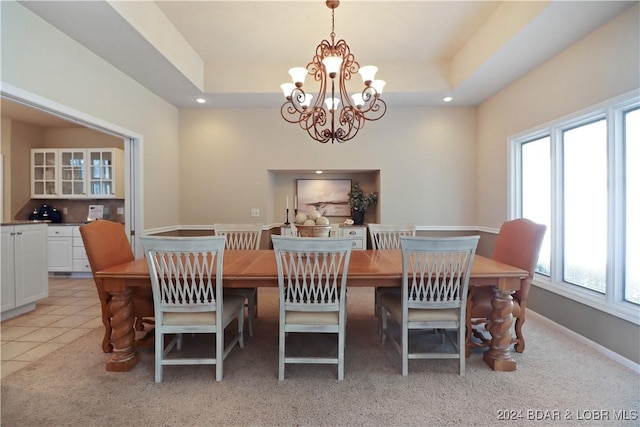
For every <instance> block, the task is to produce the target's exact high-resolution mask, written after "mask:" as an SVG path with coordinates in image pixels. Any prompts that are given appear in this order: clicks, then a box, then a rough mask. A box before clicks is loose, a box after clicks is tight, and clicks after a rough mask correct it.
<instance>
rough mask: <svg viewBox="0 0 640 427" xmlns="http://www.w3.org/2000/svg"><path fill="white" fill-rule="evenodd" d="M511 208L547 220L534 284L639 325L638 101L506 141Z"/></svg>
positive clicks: (630, 97) (618, 102) (631, 98)
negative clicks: (508, 156)
mask: <svg viewBox="0 0 640 427" xmlns="http://www.w3.org/2000/svg"><path fill="white" fill-rule="evenodd" d="M510 149H511V153H510V154H511V156H510V158H511V162H512V164H511V166H512V167H511V171H512V173H511V180H512V186H511V188H512V189H513V190H512V191H513V194H512V195H511V212H512V214H513V217H525V218H529V219H531V220H533V221H535V222H538V223H541V224H545V225H546V226H547V234H546V235H545V239H544V241H543V244H542V249H541V251H540V258H539V260H538V266H537V268H536V272H537V273H538V275H537V278H536V281H535V282H534V283H536V285H538V286H542V287H544V288H546V289H549V290H551V291H554V292H557V293H560V294H562V295H564V296H567V297H570V298H573V299H575V300H578V301H580V302H582V303H585V304H588V305H590V306H593V307H596V308H599V309H602V310H603V311H606V312H608V313H611V314H614V315H617V316H619V317H622V318H625V319H627V320H630V321H633V322H634V323H640V319H639V316H638V313H639V310H640V262H638V260H640V167H638V164H639V161H640V100H639V99H638V94H637V92H635V93H633V94H627V95H625V96H622V97H620V98H617V99H615V100H612V101H609V102H607V103H604V104H602V105H599V106H596V107H593V108H592V109H589V110H588V111H583V112H581V113H579V114H575V115H573V116H571V117H567V118H564V119H560V120H557V121H554V122H553V123H549V124H547V125H544V126H541V127H539V128H536V129H533V130H531V131H527V132H524V133H523V134H521V135H518V136H516V137H513V138H512V139H511V140H510Z"/></svg>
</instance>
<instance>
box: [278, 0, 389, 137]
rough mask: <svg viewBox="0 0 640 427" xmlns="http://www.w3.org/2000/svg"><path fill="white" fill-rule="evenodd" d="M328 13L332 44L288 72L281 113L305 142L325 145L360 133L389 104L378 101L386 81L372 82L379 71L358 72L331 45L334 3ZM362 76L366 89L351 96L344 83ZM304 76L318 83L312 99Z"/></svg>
mask: <svg viewBox="0 0 640 427" xmlns="http://www.w3.org/2000/svg"><path fill="white" fill-rule="evenodd" d="M326 4H327V7H328V8H330V9H331V34H330V36H331V41H329V40H326V39H325V40H322V42H320V44H319V45H318V47H316V54H315V55H314V57H313V60H312V61H311V62H310V63H308V64H307V67H306V68H304V67H294V68H291V69H290V70H289V75H290V76H291V78H292V80H293V83H284V84H282V85H280V88H281V89H282V91H283V93H284V96H285V98H286V101H285V102H284V104H282V107H281V108H280V114H281V115H282V118H283V119H285V120H286V121H287V122H289V123H298V124H299V125H300V127H301V128H302V129H304V130H305V131H307V133H308V134H309V136H310V137H311V138H313V139H315V140H316V141H318V142H321V143H323V144H326V143H327V142H329V141H331V143H332V144H333V143H334V142H336V141H337V142H340V143H342V142H346V141H349V140H350V139H352V138H353V137H354V136H356V134H357V133H358V131H359V130H360V129H361V128H362V127H364V124H365V122H366V121H367V120H371V121H373V120H378V119H380V118H381V117H382V116H384V114H385V113H386V112H387V104H386V103H385V102H384V101H383V100H382V99H381V98H380V95H381V94H382V89H383V87H384V85H385V82H384V80H375V74H376V72H377V71H378V67H376V66H373V65H366V66H362V67H361V66H360V64H358V62H357V61H356V60H355V57H354V56H353V54H352V53H351V49H350V48H349V45H348V44H347V42H346V41H344V40H342V39H341V40H339V41H338V42H337V43H336V41H335V36H336V33H335V32H334V24H335V16H334V13H335V9H336V8H337V7H338V6H339V5H340V1H338V0H327V2H326ZM358 72H360V75H361V76H362V81H363V83H364V88H363V89H362V90H361V91H360V92H356V93H354V94H352V95H351V96H349V93H348V92H347V86H346V82H347V81H348V80H351V77H352V76H353V75H354V74H356V73H358ZM307 75H311V76H313V78H314V79H315V80H316V81H317V82H319V83H320V88H319V90H318V94H317V96H316V97H315V101H313V99H314V96H313V95H312V94H310V93H307V92H305V91H304V89H303V85H304V81H305V77H306V76H307Z"/></svg>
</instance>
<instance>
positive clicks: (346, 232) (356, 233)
mask: <svg viewBox="0 0 640 427" xmlns="http://www.w3.org/2000/svg"><path fill="white" fill-rule="evenodd" d="M365 230H366V228H364V227H354V228H351V227H348V228H347V227H344V228H343V229H342V236H343V237H353V238H362V237H364V231H365Z"/></svg>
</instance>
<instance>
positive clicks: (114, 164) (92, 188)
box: [87, 148, 124, 198]
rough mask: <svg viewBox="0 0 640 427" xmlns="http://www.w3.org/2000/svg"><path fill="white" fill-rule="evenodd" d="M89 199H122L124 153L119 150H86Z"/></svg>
mask: <svg viewBox="0 0 640 427" xmlns="http://www.w3.org/2000/svg"><path fill="white" fill-rule="evenodd" d="M87 157H88V158H89V179H88V182H89V194H90V196H89V197H92V198H103V197H114V198H123V197H124V174H123V169H122V168H123V163H124V152H123V150H120V149H115V148H113V149H102V150H87Z"/></svg>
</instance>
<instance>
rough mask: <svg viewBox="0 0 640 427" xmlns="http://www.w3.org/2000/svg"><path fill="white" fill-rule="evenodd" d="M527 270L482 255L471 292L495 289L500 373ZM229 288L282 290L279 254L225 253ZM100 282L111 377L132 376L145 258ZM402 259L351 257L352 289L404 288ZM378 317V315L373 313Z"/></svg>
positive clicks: (380, 254) (392, 254) (374, 254)
mask: <svg viewBox="0 0 640 427" xmlns="http://www.w3.org/2000/svg"><path fill="white" fill-rule="evenodd" d="M527 276H528V273H527V271H525V270H522V269H520V268H516V267H513V266H510V265H507V264H502V263H500V262H497V261H494V260H492V259H490V258H485V257H483V256H480V255H476V256H475V258H474V261H473V266H472V268H471V277H470V281H469V285H470V286H492V287H493V288H494V296H493V300H492V307H493V311H492V313H491V317H490V318H491V323H490V326H489V332H490V334H491V343H490V346H489V349H488V350H487V351H485V352H484V353H483V359H484V361H485V362H486V363H487V365H489V366H490V367H491V368H492V369H493V370H495V371H513V370H515V369H516V362H515V360H514V359H513V356H512V355H511V352H510V351H509V347H510V344H511V326H512V324H513V316H512V314H511V312H512V307H513V302H512V294H513V292H514V291H516V290H518V289H519V288H520V281H521V279H522V278H524V277H527ZM222 277H223V286H224V287H229V288H246V287H277V286H278V270H277V267H276V259H275V255H274V251H273V250H258V251H254V250H251V251H250V250H225V252H224V264H223V275H222ZM94 278H95V280H96V281H99V282H102V283H101V284H102V286H103V288H104V290H105V291H106V292H107V293H109V294H110V295H111V296H112V298H111V300H110V302H109V313H110V316H111V317H110V318H111V328H112V329H111V344H112V346H113V351H112V353H111V357H110V359H109V361H108V362H107V366H106V368H107V371H119V372H124V371H129V370H130V369H132V368H133V367H134V366H135V365H136V364H137V363H138V361H139V354H138V353H137V352H136V346H135V331H134V328H133V325H134V318H133V317H132V316H131V313H132V306H131V289H132V287H136V286H144V287H151V278H150V275H149V269H148V266H147V261H146V259H144V258H140V259H136V260H134V261H131V262H127V263H124V264H120V265H116V266H114V267H110V268H107V269H104V270H100V271H98V272H96V273H95V275H94ZM401 282H402V253H401V252H400V250H357V251H352V252H351V261H350V263H349V271H348V277H347V286H348V287H352V286H357V287H400V285H401ZM372 315H373V313H372Z"/></svg>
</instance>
